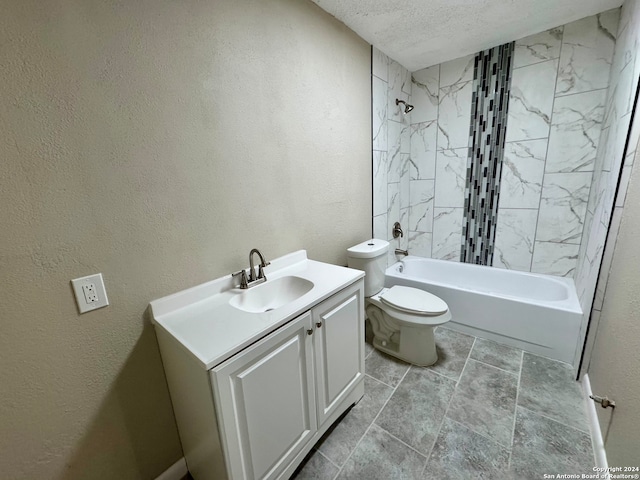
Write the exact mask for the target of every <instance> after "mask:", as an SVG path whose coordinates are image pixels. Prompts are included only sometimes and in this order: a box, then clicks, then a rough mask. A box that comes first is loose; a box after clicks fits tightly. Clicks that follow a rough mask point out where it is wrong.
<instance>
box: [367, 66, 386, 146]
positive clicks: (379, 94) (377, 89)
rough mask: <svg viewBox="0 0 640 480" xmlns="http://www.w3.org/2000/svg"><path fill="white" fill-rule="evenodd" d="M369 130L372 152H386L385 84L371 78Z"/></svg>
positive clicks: (375, 78)
mask: <svg viewBox="0 0 640 480" xmlns="http://www.w3.org/2000/svg"><path fill="white" fill-rule="evenodd" d="M371 88H372V97H373V99H372V102H371V103H372V109H373V115H372V120H371V130H372V136H373V149H374V150H385V151H386V150H387V136H388V133H387V82H384V81H382V80H380V79H379V78H377V77H373V82H372V86H371Z"/></svg>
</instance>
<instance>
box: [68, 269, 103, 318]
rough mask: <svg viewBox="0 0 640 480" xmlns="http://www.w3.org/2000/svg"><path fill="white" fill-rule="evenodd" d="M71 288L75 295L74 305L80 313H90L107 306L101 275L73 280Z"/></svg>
mask: <svg viewBox="0 0 640 480" xmlns="http://www.w3.org/2000/svg"><path fill="white" fill-rule="evenodd" d="M71 286H72V287H73V293H75V295H76V303H77V305H78V310H79V311H80V313H85V312H90V311H91V310H96V309H98V308H102V307H106V306H107V305H109V299H108V298H107V291H106V290H105V288H104V281H103V279H102V274H101V273H97V274H95V275H89V276H87V277H81V278H75V279H73V280H71Z"/></svg>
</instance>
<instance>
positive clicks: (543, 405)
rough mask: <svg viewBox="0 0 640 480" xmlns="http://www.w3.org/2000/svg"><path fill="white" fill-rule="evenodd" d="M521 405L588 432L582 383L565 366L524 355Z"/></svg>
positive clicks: (564, 364) (571, 369) (546, 359)
mask: <svg viewBox="0 0 640 480" xmlns="http://www.w3.org/2000/svg"><path fill="white" fill-rule="evenodd" d="M518 405H520V406H522V407H525V408H527V409H529V410H531V411H534V412H536V413H540V414H542V415H545V416H547V417H550V418H553V419H554V420H557V421H559V422H560V423H564V424H565V425H569V426H572V427H575V428H577V429H579V430H582V431H583V432H587V431H588V428H589V427H588V424H587V416H586V411H585V405H584V400H583V397H582V391H581V389H580V384H579V383H578V382H576V381H575V380H574V373H573V368H572V367H571V366H570V365H567V364H566V363H562V362H558V361H556V360H550V359H548V358H544V357H539V356H537V355H533V354H531V353H526V352H525V354H524V358H523V361H522V374H521V377H520V392H519V394H518Z"/></svg>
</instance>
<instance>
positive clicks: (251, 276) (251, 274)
mask: <svg viewBox="0 0 640 480" xmlns="http://www.w3.org/2000/svg"><path fill="white" fill-rule="evenodd" d="M254 253H257V254H258V257H260V265H259V266H258V276H257V277H256V269H255V267H254V266H253V254H254ZM269 264H271V262H267V261H265V259H264V257H263V256H262V253H260V250H258V249H257V248H253V249H251V252H249V282H256V281H258V280H262V282H265V281H266V280H267V277H266V276H265V274H264V270H263V268H264V267H266V266H267V265H269ZM262 282H260V283H262Z"/></svg>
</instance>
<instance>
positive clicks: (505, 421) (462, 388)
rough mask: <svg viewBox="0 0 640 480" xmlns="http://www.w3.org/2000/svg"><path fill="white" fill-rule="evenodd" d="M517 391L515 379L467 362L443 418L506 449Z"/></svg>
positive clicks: (508, 373)
mask: <svg viewBox="0 0 640 480" xmlns="http://www.w3.org/2000/svg"><path fill="white" fill-rule="evenodd" d="M517 389H518V376H517V375H515V374H512V373H510V372H506V371H504V370H500V369H498V368H496V367H492V366H491V365H485V364H484V363H479V362H476V361H475V360H468V361H467V365H466V366H465V369H464V371H463V372H462V376H461V377H460V382H459V384H458V388H457V389H456V393H455V394H454V395H453V398H452V399H451V404H450V405H449V410H448V411H447V417H448V418H451V419H452V420H455V421H457V422H459V423H461V424H462V425H464V426H466V427H468V428H470V429H471V430H473V431H474V432H477V433H479V434H481V435H484V436H486V437H489V438H491V439H493V440H494V441H496V442H497V443H499V444H501V445H503V446H509V445H511V435H512V433H513V419H514V415H515V409H516V393H517Z"/></svg>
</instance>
